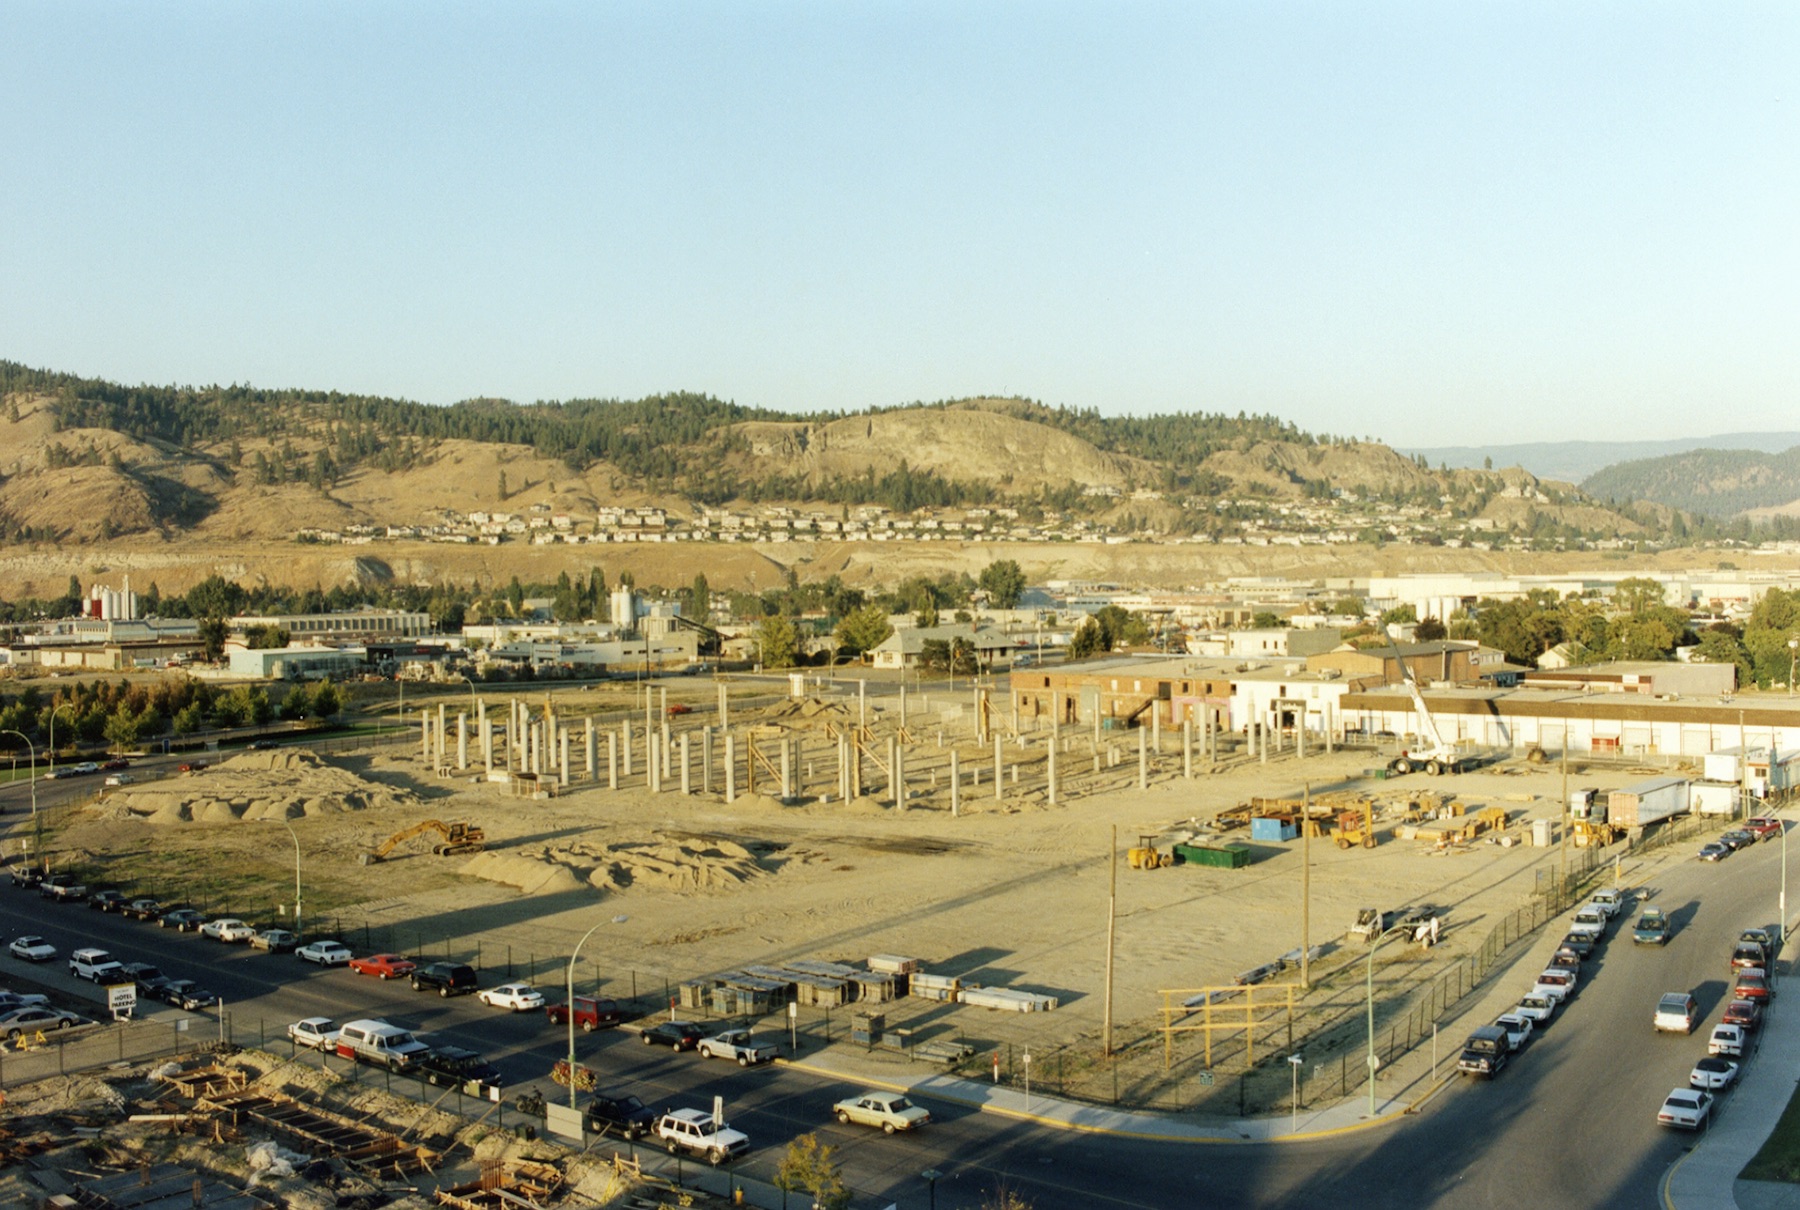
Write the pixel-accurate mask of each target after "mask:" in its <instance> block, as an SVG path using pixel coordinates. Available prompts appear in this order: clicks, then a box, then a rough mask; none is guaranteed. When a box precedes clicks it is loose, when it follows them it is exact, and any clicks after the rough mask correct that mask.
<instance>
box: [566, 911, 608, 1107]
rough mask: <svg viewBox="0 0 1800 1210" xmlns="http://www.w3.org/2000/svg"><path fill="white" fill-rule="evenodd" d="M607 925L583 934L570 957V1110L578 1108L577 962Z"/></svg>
mask: <svg viewBox="0 0 1800 1210" xmlns="http://www.w3.org/2000/svg"><path fill="white" fill-rule="evenodd" d="M605 923H606V921H604V920H602V921H600V923H599V924H596V925H595V926H594V927H593V928H591V929H589V930H588V931H587V932H585V933H583V934H582V935H581V940H580V941H577V942H576V943H575V949H574V952H573V953H571V954H570V955H569V1108H570V1109H574V1108H575V1107H576V1105H575V960H576V959H577V958H579V957H580V956H581V947H582V946H584V945H586V944H587V939H588V938H589V937H592V936H593V935H594V934H595V933H597V932H599V931H600V929H601V926H602V925H604V924H605Z"/></svg>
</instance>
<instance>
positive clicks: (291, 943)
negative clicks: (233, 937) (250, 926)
mask: <svg viewBox="0 0 1800 1210" xmlns="http://www.w3.org/2000/svg"><path fill="white" fill-rule="evenodd" d="M299 944H300V937H299V934H297V933H290V932H289V931H288V930H286V929H263V930H262V931H261V932H259V933H257V934H255V935H254V936H252V937H251V938H250V948H251V949H258V950H267V951H268V952H269V953H271V954H287V953H292V952H293V950H294V949H295V948H296V947H297V946H299Z"/></svg>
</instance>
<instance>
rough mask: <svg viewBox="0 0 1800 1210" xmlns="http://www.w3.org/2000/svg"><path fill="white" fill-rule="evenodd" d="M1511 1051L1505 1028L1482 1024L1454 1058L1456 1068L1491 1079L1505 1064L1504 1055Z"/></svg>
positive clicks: (1464, 1072) (1465, 1073)
mask: <svg viewBox="0 0 1800 1210" xmlns="http://www.w3.org/2000/svg"><path fill="white" fill-rule="evenodd" d="M1511 1051H1512V1046H1511V1044H1510V1043H1509V1042H1508V1040H1507V1036H1506V1031H1505V1030H1503V1029H1501V1028H1500V1027H1499V1026H1497V1025H1483V1026H1482V1027H1481V1028H1480V1029H1477V1030H1476V1031H1475V1032H1474V1033H1472V1034H1470V1035H1469V1037H1468V1039H1467V1040H1466V1041H1465V1042H1464V1043H1463V1049H1462V1054H1461V1056H1459V1057H1458V1058H1457V1060H1456V1070H1458V1071H1460V1072H1462V1073H1463V1074H1464V1075H1471V1076H1485V1077H1486V1078H1488V1079H1490V1080H1491V1079H1493V1078H1494V1077H1495V1076H1497V1075H1499V1074H1500V1071H1501V1069H1502V1068H1504V1067H1505V1066H1506V1057H1507V1055H1508V1054H1510V1053H1511Z"/></svg>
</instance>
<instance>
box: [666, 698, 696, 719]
mask: <svg viewBox="0 0 1800 1210" xmlns="http://www.w3.org/2000/svg"><path fill="white" fill-rule="evenodd" d="M693 712H694V708H693V707H692V706H690V705H688V704H687V703H686V702H670V703H669V717H670V718H673V717H675V716H676V715H677V714H692V713H693Z"/></svg>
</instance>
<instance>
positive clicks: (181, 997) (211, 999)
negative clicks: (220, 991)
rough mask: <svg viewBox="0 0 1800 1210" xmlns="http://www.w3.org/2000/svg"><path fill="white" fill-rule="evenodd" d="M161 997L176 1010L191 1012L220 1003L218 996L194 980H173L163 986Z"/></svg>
mask: <svg viewBox="0 0 1800 1210" xmlns="http://www.w3.org/2000/svg"><path fill="white" fill-rule="evenodd" d="M159 995H160V998H161V1000H162V1001H163V1003H165V1004H173V1005H174V1006H175V1007H176V1008H184V1009H186V1010H187V1011H189V1012H196V1011H198V1010H199V1009H202V1008H206V1007H208V1006H209V1005H213V1004H217V1003H218V1002H219V998H218V997H217V996H215V995H213V993H211V992H209V991H207V990H206V989H205V988H203V987H201V986H200V985H199V984H197V983H195V982H194V981H193V980H192V979H171V980H170V981H169V982H168V983H165V984H164V985H163V989H162V991H161V993H160V994H159Z"/></svg>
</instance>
